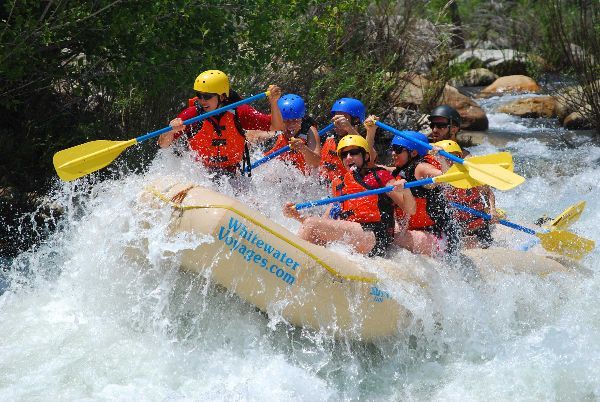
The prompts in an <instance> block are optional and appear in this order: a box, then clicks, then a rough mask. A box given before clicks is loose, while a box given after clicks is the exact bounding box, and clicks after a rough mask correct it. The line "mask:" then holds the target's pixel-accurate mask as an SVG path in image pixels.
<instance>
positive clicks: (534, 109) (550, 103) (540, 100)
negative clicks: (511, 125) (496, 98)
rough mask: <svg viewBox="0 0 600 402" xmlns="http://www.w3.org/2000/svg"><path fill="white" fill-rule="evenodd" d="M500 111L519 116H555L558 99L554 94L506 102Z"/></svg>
mask: <svg viewBox="0 0 600 402" xmlns="http://www.w3.org/2000/svg"><path fill="white" fill-rule="evenodd" d="M498 112H500V113H507V114H511V115H513V116H519V117H555V116H556V99H555V98H554V97H553V96H535V97H531V98H523V99H517V100H514V101H512V102H509V103H505V104H504V105H501V106H500V107H499V108H498Z"/></svg>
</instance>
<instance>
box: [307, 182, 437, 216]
mask: <svg viewBox="0 0 600 402" xmlns="http://www.w3.org/2000/svg"><path fill="white" fill-rule="evenodd" d="M431 183H434V180H433V179H432V178H428V179H423V180H417V181H411V182H410V183H405V184H404V188H411V187H419V186H425V185H427V184H431ZM393 189H394V186H386V187H381V188H376V189H374V190H367V191H361V192H360V193H353V194H346V195H340V196H339V197H329V198H323V199H321V200H316V201H308V202H303V203H301V204H296V209H297V210H300V209H304V208H311V207H316V206H318V205H326V204H331V203H333V202H342V201H346V200H352V199H354V198H360V197H366V196H369V195H376V194H383V193H388V192H390V191H392V190H393Z"/></svg>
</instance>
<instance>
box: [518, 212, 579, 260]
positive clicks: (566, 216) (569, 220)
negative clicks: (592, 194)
mask: <svg viewBox="0 0 600 402" xmlns="http://www.w3.org/2000/svg"><path fill="white" fill-rule="evenodd" d="M584 209H585V201H580V202H578V203H576V204H573V205H571V206H569V207H568V208H567V209H565V210H564V211H563V212H561V213H560V214H559V215H558V216H557V217H556V218H554V219H552V220H551V221H550V222H549V223H547V224H545V225H543V226H542V227H543V228H544V229H545V230H544V233H547V232H550V231H553V230H562V229H567V228H568V227H569V226H571V225H572V224H573V223H575V222H576V221H577V220H578V219H579V217H580V216H581V214H582V213H583V210H584ZM538 243H539V239H533V240H532V241H529V242H527V243H526V244H523V245H522V246H521V247H519V250H522V251H527V250H529V249H530V248H532V247H533V246H535V245H536V244H538Z"/></svg>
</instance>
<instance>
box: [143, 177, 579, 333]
mask: <svg viewBox="0 0 600 402" xmlns="http://www.w3.org/2000/svg"><path fill="white" fill-rule="evenodd" d="M148 194H149V195H151V196H150V197H149V198H151V199H153V200H154V201H156V202H154V203H153V205H154V206H155V207H159V208H172V210H173V215H172V222H171V230H172V232H173V234H176V233H181V232H193V233H195V234H205V235H210V236H212V238H213V241H212V242H209V243H204V244H202V245H201V246H199V247H198V248H196V249H192V250H186V251H184V252H182V253H183V254H182V255H181V261H182V268H183V269H185V270H187V271H191V272H198V273H204V274H205V275H206V274H207V273H208V275H207V276H208V277H210V278H211V280H213V281H214V282H216V283H218V284H220V285H222V286H224V287H226V288H227V289H228V290H230V291H231V292H234V293H235V294H236V295H238V296H239V297H240V298H242V299H244V300H246V301H247V302H249V303H251V304H253V305H255V306H256V307H258V308H259V309H260V310H262V311H263V312H266V313H277V314H280V315H281V316H282V317H284V318H285V319H286V320H287V321H288V322H289V323H290V324H293V325H295V326H301V327H309V328H312V329H315V330H324V331H326V332H328V333H332V334H334V335H335V336H341V335H343V336H348V337H350V338H353V339H358V340H363V341H372V340H374V339H376V338H379V337H387V336H392V335H394V334H397V333H398V332H399V331H402V329H403V328H406V326H407V325H409V324H410V322H411V313H410V312H409V311H408V310H407V309H406V308H405V307H404V306H402V305H401V304H400V303H398V302H397V301H396V300H394V299H393V298H392V297H391V296H390V294H389V293H388V292H386V291H385V288H384V286H383V285H382V282H381V281H382V280H383V279H385V280H386V281H390V280H391V281H404V282H405V283H411V284H416V285H419V286H427V284H426V283H425V282H424V281H425V279H424V278H426V275H424V274H423V273H424V271H426V270H428V269H440V268H442V267H441V266H439V265H438V263H437V262H436V261H434V260H432V259H430V258H427V257H423V256H417V255H411V256H410V257H411V258H410V261H407V263H406V265H405V266H399V264H398V263H397V262H392V261H389V260H385V259H381V258H376V259H368V260H367V259H364V258H363V257H360V256H347V255H343V254H340V253H337V252H335V251H333V250H330V249H327V248H325V247H321V246H317V245H314V244H311V243H309V242H306V241H304V240H302V239H300V238H298V237H297V236H296V235H295V234H294V233H292V232H290V231H289V230H287V229H286V228H284V227H282V226H281V225H279V224H277V223H275V222H273V221H271V220H269V219H268V218H267V217H265V216H263V215H262V214H260V213H258V212H256V211H253V210H251V209H250V208H248V207H246V206H245V205H242V204H241V203H240V202H238V201H236V200H234V199H232V198H230V197H227V196H225V195H222V194H219V193H217V192H215V191H212V190H210V189H207V188H204V187H199V186H195V185H192V184H184V183H175V184H173V183H166V182H164V183H159V184H156V183H155V184H153V185H152V186H151V187H149V188H148ZM464 257H465V260H466V261H468V264H469V265H470V266H471V268H473V269H475V270H476V272H477V274H478V275H479V276H480V277H482V278H483V279H484V280H485V279H486V278H487V279H489V278H490V276H493V275H496V274H497V273H498V272H524V273H533V274H539V275H546V274H549V273H553V272H563V271H567V270H568V268H566V267H564V266H563V265H561V264H560V263H558V262H556V261H554V260H552V259H549V258H546V257H544V256H541V255H536V254H531V253H524V252H518V251H514V250H501V249H488V250H468V251H466V252H465V253H464ZM365 261H369V263H368V264H365ZM371 262H372V264H371ZM366 265H369V267H366Z"/></svg>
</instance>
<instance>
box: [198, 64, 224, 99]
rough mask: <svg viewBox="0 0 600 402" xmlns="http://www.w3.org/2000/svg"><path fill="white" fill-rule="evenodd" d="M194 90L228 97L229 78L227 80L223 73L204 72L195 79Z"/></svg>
mask: <svg viewBox="0 0 600 402" xmlns="http://www.w3.org/2000/svg"><path fill="white" fill-rule="evenodd" d="M194 90H195V91H198V92H206V93H210V94H218V95H222V94H225V95H227V96H229V78H227V74H225V73H224V72H223V71H219V70H206V71H204V72H203V73H200V75H199V76H197V77H196V81H194Z"/></svg>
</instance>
